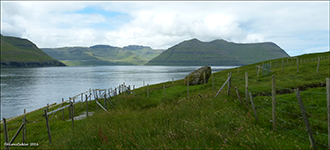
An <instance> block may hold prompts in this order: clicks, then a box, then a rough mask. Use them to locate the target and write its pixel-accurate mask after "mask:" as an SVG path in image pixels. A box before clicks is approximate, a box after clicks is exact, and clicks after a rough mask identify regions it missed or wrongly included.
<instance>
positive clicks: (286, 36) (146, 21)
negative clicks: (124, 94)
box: [1, 1, 330, 56]
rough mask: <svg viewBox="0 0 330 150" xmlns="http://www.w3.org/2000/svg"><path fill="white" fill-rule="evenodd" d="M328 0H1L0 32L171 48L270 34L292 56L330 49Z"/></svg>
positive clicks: (47, 42)
mask: <svg viewBox="0 0 330 150" xmlns="http://www.w3.org/2000/svg"><path fill="white" fill-rule="evenodd" d="M329 3H330V2H329V1H318V2H315V1H291V2H288V1H260V2H258V1H231V2H229V1H228V2H226V1H208V2H198V1H181V2H180V1H168V2H165V1H156V2H155V1H98V2H94V1H93V2H89V1H69V2H68V1H46V2H41V1H1V34H2V35H5V36H15V37H21V38H26V39H29V40H30V41H32V42H33V43H35V44H36V45H37V46H38V47H39V48H56V47H66V46H84V47H89V46H93V45H97V44H106V45H111V46H118V47H123V46H127V45H144V46H150V47H151V48H153V49H168V48H170V47H172V46H174V45H176V44H178V43H180V42H182V41H185V40H190V39H193V38H197V39H199V40H200V41H203V42H210V41H213V40H217V39H223V40H226V41H229V42H235V43H259V42H274V43H276V44H277V45H278V46H280V47H281V48H282V49H284V50H285V51H286V52H287V53H288V54H289V55H290V56H297V55H301V54H306V53H315V52H325V51H329V41H330V40H329V34H330V29H329V7H330V4H329Z"/></svg>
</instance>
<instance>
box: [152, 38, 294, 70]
mask: <svg viewBox="0 0 330 150" xmlns="http://www.w3.org/2000/svg"><path fill="white" fill-rule="evenodd" d="M283 57H289V55H288V54H287V53H286V52H285V51H284V50H283V49H281V48H280V47H279V46H277V45H276V44H275V43H272V42H265V43H249V44H241V43H233V42H227V41H225V40H214V41H212V42H201V41H199V40H198V39H191V40H188V41H183V42H181V43H179V44H177V45H175V46H173V47H171V48H169V49H167V50H166V51H164V52H163V53H162V54H160V55H159V56H157V57H155V58H154V59H152V60H150V61H149V62H148V63H147V64H146V65H168V66H174V65H177V66H204V65H210V66H241V65H247V64H252V63H256V62H261V61H265V60H270V59H276V58H283Z"/></svg>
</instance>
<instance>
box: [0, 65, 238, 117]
mask: <svg viewBox="0 0 330 150" xmlns="http://www.w3.org/2000/svg"><path fill="white" fill-rule="evenodd" d="M199 67H200V66H86V67H85V66H84V67H42V68H1V118H3V117H5V118H9V117H13V116H17V115H21V114H23V111H24V109H26V111H27V112H30V111H33V110H35V109H37V108H40V107H43V106H46V105H47V103H49V104H52V103H55V102H56V103H59V102H61V101H62V98H64V99H65V100H67V99H68V98H69V97H73V96H75V95H77V94H80V93H82V92H85V91H88V90H89V89H109V88H113V89H114V88H115V87H118V85H119V84H122V83H123V82H125V85H131V87H132V88H133V85H135V87H136V88H138V87H142V86H143V81H145V84H146V85H147V84H150V85H151V84H156V83H161V82H166V81H171V80H172V78H174V80H178V79H183V78H184V77H185V76H186V75H187V74H189V73H190V72H192V71H194V70H196V69H198V68H199ZM211 68H212V72H218V71H221V70H224V69H229V68H233V67H232V66H211Z"/></svg>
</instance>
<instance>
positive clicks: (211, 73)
mask: <svg viewBox="0 0 330 150" xmlns="http://www.w3.org/2000/svg"><path fill="white" fill-rule="evenodd" d="M211 74H212V89H213V92H214V80H213V73H211Z"/></svg>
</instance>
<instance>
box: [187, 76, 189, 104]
mask: <svg viewBox="0 0 330 150" xmlns="http://www.w3.org/2000/svg"><path fill="white" fill-rule="evenodd" d="M187 98H188V99H189V76H187Z"/></svg>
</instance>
